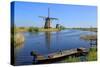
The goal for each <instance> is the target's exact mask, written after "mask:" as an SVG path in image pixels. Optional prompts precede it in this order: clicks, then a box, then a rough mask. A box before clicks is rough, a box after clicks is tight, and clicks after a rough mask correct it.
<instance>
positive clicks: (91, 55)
mask: <svg viewBox="0 0 100 67" xmlns="http://www.w3.org/2000/svg"><path fill="white" fill-rule="evenodd" d="M85 58H86V61H96V60H97V48H96V47H91V48H90V49H89V52H88V54H87V55H86V56H85ZM62 62H81V59H80V57H75V56H69V57H67V58H66V59H65V60H64V61H62Z"/></svg>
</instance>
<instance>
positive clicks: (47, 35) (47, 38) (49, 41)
mask: <svg viewBox="0 0 100 67" xmlns="http://www.w3.org/2000/svg"><path fill="white" fill-rule="evenodd" d="M45 43H46V47H47V49H48V51H50V44H51V32H45Z"/></svg>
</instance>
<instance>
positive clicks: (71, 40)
mask: <svg viewBox="0 0 100 67" xmlns="http://www.w3.org/2000/svg"><path fill="white" fill-rule="evenodd" d="M23 34H24V36H25V42H24V43H23V44H21V45H19V46H17V47H15V64H16V65H26V64H32V61H33V57H32V56H31V55H30V52H31V51H35V52H36V53H38V54H41V55H45V54H49V53H53V52H58V51H60V50H68V49H73V48H79V47H85V48H89V47H90V44H89V42H88V41H85V40H82V39H80V36H81V35H85V34H95V33H94V32H89V31H80V30H64V31H60V32H41V33H29V32H25V33H23Z"/></svg>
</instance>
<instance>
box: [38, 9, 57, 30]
mask: <svg viewBox="0 0 100 67" xmlns="http://www.w3.org/2000/svg"><path fill="white" fill-rule="evenodd" d="M39 17H40V18H43V19H44V20H45V25H44V28H46V29H48V28H51V26H50V24H51V20H58V18H53V17H50V9H49V8H48V16H47V17H45V16H39Z"/></svg>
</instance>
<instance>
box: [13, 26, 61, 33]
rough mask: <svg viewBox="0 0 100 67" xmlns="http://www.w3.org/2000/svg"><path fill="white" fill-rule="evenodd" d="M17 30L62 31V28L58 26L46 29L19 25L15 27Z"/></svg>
mask: <svg viewBox="0 0 100 67" xmlns="http://www.w3.org/2000/svg"><path fill="white" fill-rule="evenodd" d="M14 30H15V31H16V32H46V31H50V32H53V31H60V29H57V28H49V29H44V28H38V27H17V28H15V29H14Z"/></svg>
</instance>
